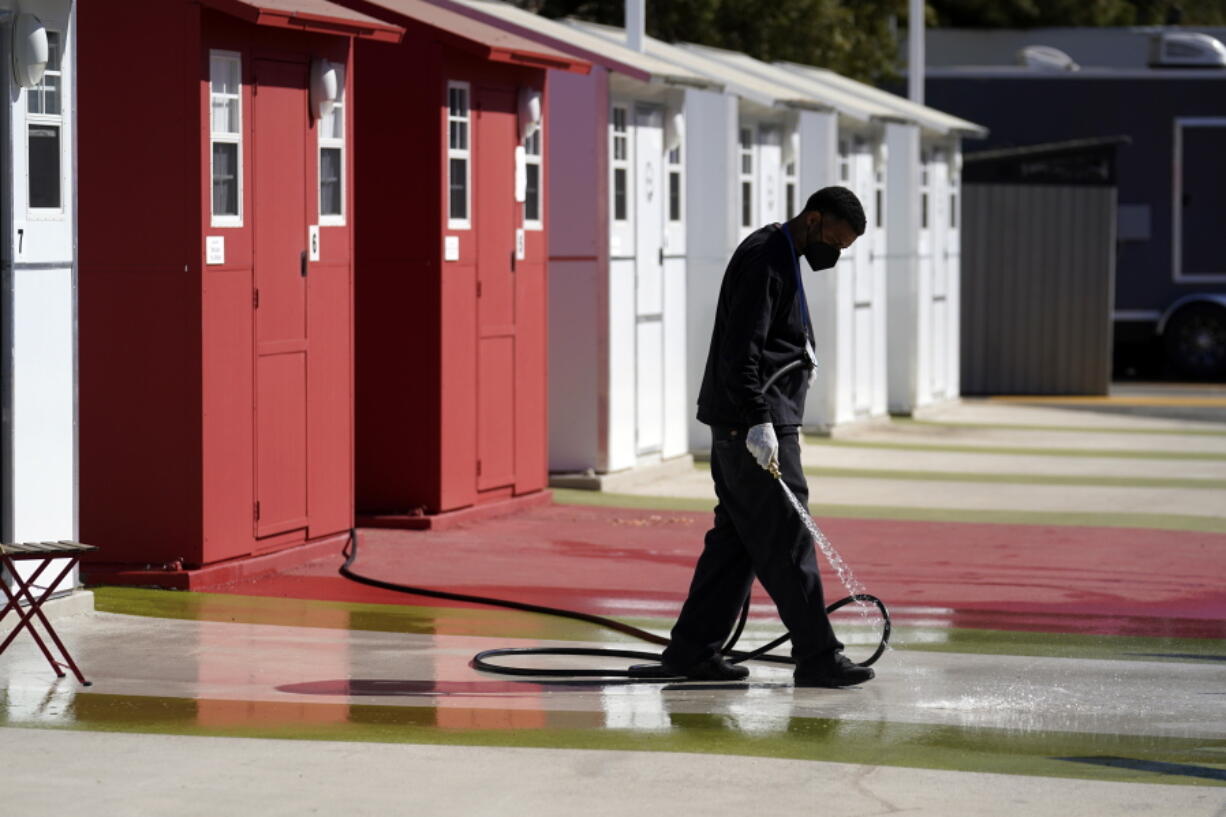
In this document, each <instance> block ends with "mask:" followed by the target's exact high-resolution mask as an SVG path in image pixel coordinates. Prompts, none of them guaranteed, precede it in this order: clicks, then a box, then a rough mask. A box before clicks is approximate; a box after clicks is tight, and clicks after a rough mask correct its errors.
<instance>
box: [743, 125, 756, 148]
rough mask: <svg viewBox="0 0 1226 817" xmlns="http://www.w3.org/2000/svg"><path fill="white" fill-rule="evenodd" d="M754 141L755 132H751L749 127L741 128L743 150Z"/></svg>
mask: <svg viewBox="0 0 1226 817" xmlns="http://www.w3.org/2000/svg"><path fill="white" fill-rule="evenodd" d="M752 142H753V133H751V132H750V130H749V128H741V150H746V149H748V148H749V145H750V143H752Z"/></svg>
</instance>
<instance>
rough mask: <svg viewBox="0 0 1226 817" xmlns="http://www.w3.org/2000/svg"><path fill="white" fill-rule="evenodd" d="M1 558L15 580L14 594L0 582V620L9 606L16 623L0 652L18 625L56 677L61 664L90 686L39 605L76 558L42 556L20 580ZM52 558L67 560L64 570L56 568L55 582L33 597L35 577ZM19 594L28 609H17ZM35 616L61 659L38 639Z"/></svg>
mask: <svg viewBox="0 0 1226 817" xmlns="http://www.w3.org/2000/svg"><path fill="white" fill-rule="evenodd" d="M2 558H3V562H4V566H5V568H6V569H7V570H8V571H9V573H10V574H12V576H13V579H14V580H15V581H16V582H17V592H16V594H14V593H12V592H10V591H9V589H8V584H7V583H6V582H0V590H3V591H4V595H5V596H7V597H8V604H7V605H5V607H4V610H3V611H0V620H3V618H4V616H5V615H7V614H8V612H9V610H10V609H12V610H13V611H14V612H16V614H17V617H18V619H19V621H18V623H17V626H16V627H14V628H13V631H12V632H11V633H9V634H8V637H7V638H5V639H4V641H3V643H0V653H3V652H4V650H5V649H6V648H7V647H8V645H9V644H11V643H12V641H13V639H14V638H16V637H17V633H19V632H21V630H22V628H23V627H24V628H25V629H26V630H29V631H30V635H31V636H32V637H33V638H34V641H35V643H36V644H38V647H39V649H41V650H42V652H43V655H44V656H45V657H46V658H47V661H48V663H50V664H51V668H52V669H53V670H55V674H56V676H58V677H60V678H63V677H64V672H63V670H62V669H61V667H65V666H66V667H68V668H69V669H71V670H72V674H73V675H75V676H76V677H77V680H78V681H80V682H81V683H82V684H83V685H84V686H90V682H89V681H87V680H85V676H84V675H82V673H81V670H80V668H79V667H77V664H76V662H75V661H73V660H72V656H71V655H70V654H69V653H68V648H67V647H65V646H64V642H63V641H61V640H60V637H59V635H58V634H57V633H56V632H55V628H54V627H52V626H51V622H50V621H48V620H47V617H46V616H45V615H43V611H42V606H43V604H44V603H45V602H46V601H47V599H49V598H50V597H51V593H52V592H53V591H54V590H55V588H56V586H57V585H58V584H59V583H60V582H61V581H63V580H64V577H66V576H67V575H68V574H69V572H70V571H71V570H72V568H73V567H74V566H76V563H77V557H75V556H56V557H48V558H46V559H44V560H43V562H42V563H41V564H40V565H39V566H38V567H37V568H35V570H34V572H33V573H32V574H31V575H30V577H29V578H28V579H26V580H24V581H23V580H22V578H21V575H20V574H19V573H18V572H17V567H16V565H15V564H13V560H12V558H11V557H9V556H8V555H4V556H3V557H2ZM52 558H66V559H68V564H67V565H65V566H64V569H63V570H61V571H60V574H59V575H58V576H56V577H55V581H53V582H51V583H50V584H49V585H47V587H46V589H45V590H44V591H43V593H42V595H41V596H39V597H37V598H35V596H34V594H33V593H32V592H31V588H32V587H33V586H34V582H35V580H37V579H38V577H39V576H40V575H42V572H43V570H45V569H46V568H47V566H48V565H50V564H51V559H52ZM23 595H24V596H25V597H26V599H27V600H28V601H29V612H26V611H23V610H22V609H21V604H20V599H21V597H22V596H23ZM36 616H37V618H38V620H39V621H41V622H42V624H43V627H44V628H46V630H47V634H48V635H49V636H50V637H51V640H52V641H53V642H54V643H55V646H56V647H57V648H58V649H59V651H60V654H61V655H63V656H64V661H57V660H56V659H55V657H54V656H52V654H51V651H50V650H49V649H47V645H46V644H45V643H44V642H43V640H42V638H41V637H40V636H39V634H38V631H37V630H36V629H35V628H34V618H35V617H36Z"/></svg>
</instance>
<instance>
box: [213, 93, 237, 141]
mask: <svg viewBox="0 0 1226 817" xmlns="http://www.w3.org/2000/svg"><path fill="white" fill-rule="evenodd" d="M213 133H238V100H237V99H233V98H231V97H216V96H215V97H213Z"/></svg>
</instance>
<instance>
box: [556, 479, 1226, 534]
mask: <svg viewBox="0 0 1226 817" xmlns="http://www.w3.org/2000/svg"><path fill="white" fill-rule="evenodd" d="M553 497H554V501H555V502H557V503H558V504H561V505H591V506H597V507H606V508H626V509H629V510H653V511H706V512H710V511H711V510H712V508H713V507H714V500H710V499H694V498H690V497H674V496H640V495H637V494H609V493H603V492H600V491H578V490H567V489H560V488H555V489H554V493H553ZM809 510H810V512H812V514H813V515H814V516H815V517H818V518H819V519H820V518H822V517H826V518H831V519H890V520H898V521H903V522H969V523H974V524H995V525H1046V526H1055V527H1068V526H1074V527H1092V528H1149V529H1153V530H1174V531H1189V532H1194V533H1226V519H1220V518H1217V517H1212V516H1184V515H1180V514H1159V513H1093V512H1084V513H1082V512H1075V511H1064V512H1052V511H1003V510H979V509H975V510H960V509H952V508H903V507H891V506H885V505H824V504H820V503H810V504H809Z"/></svg>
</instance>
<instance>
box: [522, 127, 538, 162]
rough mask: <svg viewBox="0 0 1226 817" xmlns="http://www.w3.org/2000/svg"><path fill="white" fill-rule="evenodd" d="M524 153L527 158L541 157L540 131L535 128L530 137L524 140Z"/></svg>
mask: <svg viewBox="0 0 1226 817" xmlns="http://www.w3.org/2000/svg"><path fill="white" fill-rule="evenodd" d="M524 153H526V154H528V155H529V156H540V155H541V129H540V128H537V129H536V130H534V131H533V132H532V135H531V136H529V137H528V138H527V139H525V140H524Z"/></svg>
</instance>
